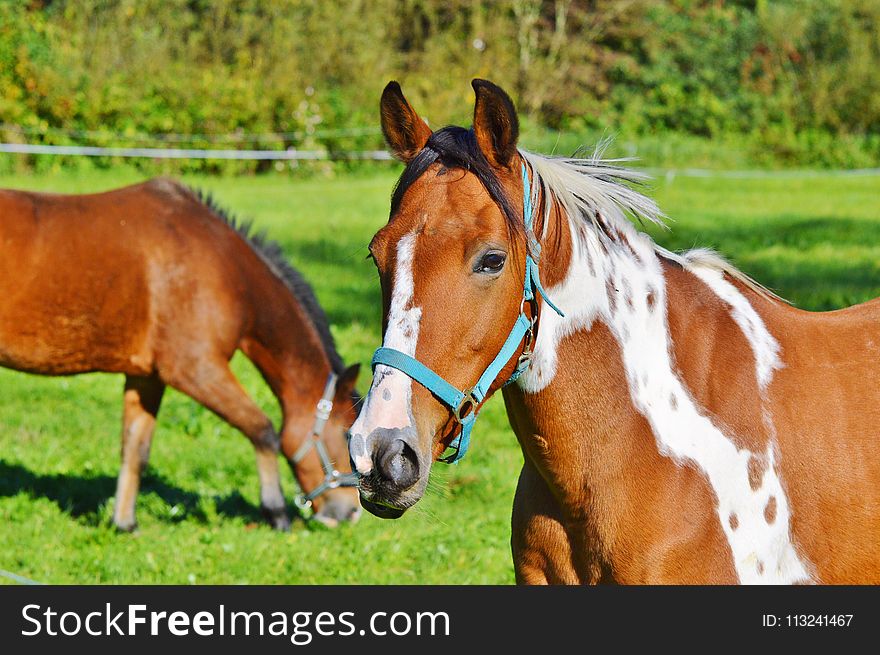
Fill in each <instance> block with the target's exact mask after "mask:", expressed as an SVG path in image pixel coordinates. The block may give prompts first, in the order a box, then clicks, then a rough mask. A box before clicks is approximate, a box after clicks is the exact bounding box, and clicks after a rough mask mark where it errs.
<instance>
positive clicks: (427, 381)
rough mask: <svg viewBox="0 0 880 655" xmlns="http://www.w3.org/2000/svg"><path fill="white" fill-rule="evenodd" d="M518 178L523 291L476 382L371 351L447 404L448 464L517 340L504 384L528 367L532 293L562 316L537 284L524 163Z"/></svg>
mask: <svg viewBox="0 0 880 655" xmlns="http://www.w3.org/2000/svg"><path fill="white" fill-rule="evenodd" d="M522 178H523V223H524V224H525V228H526V234H527V238H528V246H527V248H526V267H525V280H524V281H523V295H522V302H521V303H520V310H519V316H517V318H516V321H515V322H514V324H513V327H512V328H511V329H510V333H509V334H508V336H507V339H506V340H505V341H504V345H502V346H501V350H500V351H498V354H497V355H496V356H495V359H493V360H492V362H491V363H490V364H489V366H487V367H486V370H485V371H483V374H482V375H481V376H480V378H479V379H478V380H477V382H476V384H474V386H473V387H471V388H470V389H466V390H464V391H462V390H460V389H458V388H457V387H455V386H453V385H451V384H450V383H449V382H447V381H446V380H444V379H443V378H442V377H440V376H439V375H437V374H436V373H435V372H434V371H432V370H431V369H430V368H428V367H427V366H425V365H424V364H422V363H421V362H420V361H418V360H417V359H416V358H414V357H411V356H410V355H407V354H406V353H403V352H401V351H399V350H395V349H393V348H384V347H383V348H378V349H377V350H376V352H375V353H374V354H373V360H372V367H373V370H375V368H376V366H378V365H380V364H382V365H384V366H390V367H391V368H394V369H397V370H398V371H400V372H402V373H404V374H406V375H408V376H409V377H411V378H412V379H413V380H415V381H416V382H418V383H419V384H421V385H422V386H423V387H425V388H426V389H427V390H428V391H430V392H431V393H432V394H434V396H436V397H437V399H438V400H440V402H442V403H443V404H444V405H446V406H447V407H449V409H450V411H451V412H452V417H453V418H454V419H455V421H456V422H457V423H459V424H460V425H461V432H460V433H459V434H458V436H456V437H455V439H454V440H453V441H452V443H451V444H450V448H452V449H454V452H453V453H452V454H450V455H448V456H447V457H444V458H442V459H441V460H440V461H443V462H446V463H448V464H453V463H455V462H457V461H459V460H460V459H461V458H462V457H464V456H465V454H466V453H467V451H468V446H469V445H470V438H471V430H473V427H474V423H475V422H476V420H477V408H478V407H479V406H480V404H481V403H482V402H483V400H484V399H485V398H486V394H487V393H488V392H489V388H490V387H491V386H492V384H493V383H494V382H495V380H496V379H497V378H498V375H499V374H500V373H501V370H502V369H503V368H504V367H505V366H506V365H507V362H509V361H510V358H511V357H513V356H514V354H516V352H517V350H518V349H519V348H520V344H521V343H522V344H523V345H522V350H521V352H520V357H519V361H518V362H517V365H516V369H515V370H514V372H513V374H512V375H511V376H510V378H508V379H507V381H506V382H505V383H504V385H505V386H506V385H508V384H510V383H511V382H513V381H514V380H516V379H517V378H518V377H519V376H520V375H521V374H522V372H523V371H524V370H525V369H526V368H527V367H528V365H529V362H530V360H531V355H532V351H531V347H532V339H533V337H534V326H535V321H536V319H537V304H536V303H535V297H536V294H540V295H541V297H542V298H543V299H544V302H546V303H547V304H548V305H549V306H550V307H551V308H552V309H553V311H555V312H556V313H557V314H559V315H560V316H564V314H563V313H562V311H560V309H559V308H558V307H557V306H556V305H554V304H553V303H552V302H551V301H550V299H549V298H548V297H547V294H546V292H545V291H544V287H542V286H541V279H540V277H539V276H538V264H537V261H536V259H535V258H536V257H537V256H538V253H539V251H540V245H539V244H538V242H537V240H536V239H535V237H534V233H533V231H532V222H533V218H534V209H533V206H532V193H531V185H530V184H529V175H528V170H527V169H526V165H525V164H523V165H522ZM532 253H535V255H534V257H533V256H532ZM526 303H531V304H532V305H533V311H532V316H533V317H534V318H532V319H529V317H528V316H526V314H525V306H526Z"/></svg>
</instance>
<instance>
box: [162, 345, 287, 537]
mask: <svg viewBox="0 0 880 655" xmlns="http://www.w3.org/2000/svg"><path fill="white" fill-rule="evenodd" d="M196 371H197V372H196ZM166 379H167V380H168V384H170V385H171V386H173V387H174V388H176V389H177V390H178V391H181V392H182V393H185V394H186V395H188V396H190V397H191V398H193V399H194V400H195V401H197V402H198V403H200V404H202V405H204V406H205V407H207V408H208V409H210V410H211V411H212V412H214V413H215V414H217V415H218V416H219V417H220V418H222V419H223V420H224V421H226V422H227V423H229V424H230V425H231V426H233V427H234V428H236V429H238V430H239V431H241V432H242V433H243V434H244V435H245V436H246V437H247V438H248V439H250V440H251V443H252V444H253V446H254V450H255V451H256V456H257V473H258V475H259V478H260V506H261V509H262V511H263V515H264V516H265V517H266V519H267V520H268V521H269V523H270V524H271V525H272V527H274V528H275V529H276V530H289V529H290V518H289V517H288V516H287V505H286V503H285V501H284V494H283V492H282V491H281V479H280V477H279V474H278V453H279V451H280V447H281V441H280V439H279V437H278V433H277V432H276V431H275V428H274V427H273V426H272V421H270V420H269V417H268V416H266V415H265V414H264V413H263V410H261V409H260V408H259V407H258V406H257V404H256V403H255V402H254V401H253V400H251V398H250V396H248V394H247V392H246V391H245V390H244V388H243V387H242V386H241V384H240V383H239V381H238V379H236V377H235V375H233V373H232V370H231V369H230V368H229V363H228V362H227V361H225V360H221V361H201V362H199V363H198V364H196V365H195V366H194V367H193V368H192V369H189V371H188V372H187V373H186V374H184V375H181V376H176V375H171V376H166Z"/></svg>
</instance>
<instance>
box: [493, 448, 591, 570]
mask: <svg viewBox="0 0 880 655" xmlns="http://www.w3.org/2000/svg"><path fill="white" fill-rule="evenodd" d="M511 524H512V525H511V528H512V529H511V534H510V546H511V551H512V553H513V568H514V573H515V574H516V582H517V584H529V585H540V584H544V585H546V584H579V583H580V577H579V576H578V574H577V572H576V571H575V567H574V564H573V561H572V548H571V542H570V540H569V537H568V534H567V533H566V531H565V527H564V526H563V525H562V512H561V511H560V508H559V505H558V503H557V502H556V499H555V498H554V497H553V494H552V493H551V492H550V489H549V488H548V487H547V483H546V482H545V481H544V479H543V478H542V477H541V474H540V473H539V472H538V471H537V469H535V467H534V465H532V463H531V462H529V460H528V459H526V461H525V464H524V465H523V468H522V471H521V472H520V475H519V481H518V482H517V485H516V495H515V496H514V499H513V514H512V516H511Z"/></svg>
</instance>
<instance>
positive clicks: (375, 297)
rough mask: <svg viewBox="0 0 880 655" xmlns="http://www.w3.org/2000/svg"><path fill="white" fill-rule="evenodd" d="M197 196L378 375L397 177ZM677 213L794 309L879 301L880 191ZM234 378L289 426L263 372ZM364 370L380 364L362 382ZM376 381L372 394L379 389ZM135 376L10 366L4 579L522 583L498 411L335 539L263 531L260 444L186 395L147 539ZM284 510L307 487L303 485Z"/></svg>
mask: <svg viewBox="0 0 880 655" xmlns="http://www.w3.org/2000/svg"><path fill="white" fill-rule="evenodd" d="M137 179H138V177H137V174H136V173H133V172H127V171H122V172H115V173H105V172H93V173H89V174H85V175H82V176H77V175H74V174H69V173H67V174H57V175H52V176H45V177H29V176H25V177H0V186H2V187H19V188H30V189H44V190H53V191H66V192H85V191H94V190H101V189H107V188H112V187H114V186H119V185H121V184H124V183H128V182H133V181H136V180H137ZM187 181H189V182H191V183H193V184H196V185H198V186H200V187H203V188H206V189H211V190H213V191H214V192H215V194H216V195H217V197H218V198H219V199H220V201H221V202H222V203H223V204H224V205H227V206H228V207H229V208H231V209H232V210H234V211H235V212H237V213H240V214H242V215H244V216H251V217H253V218H255V219H256V221H257V223H258V224H259V225H260V226H261V227H263V228H265V229H267V230H268V231H269V233H270V234H271V235H272V236H273V237H275V238H277V239H278V240H279V241H280V242H281V243H282V244H283V246H284V247H285V249H286V250H287V252H288V253H289V254H290V256H291V259H292V260H293V262H294V263H295V264H296V265H297V266H298V267H299V268H300V269H301V270H302V271H303V273H304V274H305V275H306V277H307V278H308V279H310V280H311V281H312V283H313V285H314V287H315V290H316V293H317V295H318V297H319V299H320V301H321V302H322V304H323V305H324V307H325V309H326V311H327V314H328V316H329V317H330V320H331V322H332V324H333V331H334V334H335V336H336V339H337V342H338V344H339V348H340V350H341V352H342V354H343V356H344V358H345V359H346V360H347V361H349V362H351V361H361V362H363V363H364V364H366V362H367V361H368V360H369V356H370V353H371V352H372V349H373V348H374V347H375V346H376V345H377V344H378V342H379V330H380V315H379V292H378V284H377V281H376V276H375V273H374V271H373V269H372V265H371V264H370V263H369V262H367V261H366V260H365V259H364V257H365V255H366V244H367V242H368V241H369V239H370V237H371V235H372V234H373V232H374V231H375V230H376V229H377V228H378V227H379V226H381V225H382V224H383V223H384V221H385V220H386V219H387V207H388V195H389V193H390V190H391V187H392V185H393V183H394V174H393V173H392V172H388V171H385V172H381V173H377V174H375V175H352V176H347V177H338V178H336V179H332V180H328V179H313V180H307V181H291V180H290V179H288V178H285V177H281V176H273V175H270V176H266V177H257V178H252V177H249V178H232V179H223V178H204V179H198V178H195V179H188V180H187ZM652 193H653V194H654V195H655V197H656V198H657V199H658V201H659V202H660V204H661V206H662V207H663V208H664V210H665V211H666V212H667V213H668V214H669V215H670V216H671V217H673V218H674V221H673V222H672V231H671V232H662V231H659V230H652V232H654V233H655V235H656V236H657V238H658V240H659V241H660V242H661V243H663V244H664V245H666V246H667V247H670V248H676V249H680V248H687V247H692V246H694V245H703V246H712V247H715V248H717V249H718V250H720V251H721V252H722V253H724V254H726V255H728V256H729V257H731V258H732V259H733V261H734V262H735V263H737V264H738V265H740V266H741V267H742V268H744V269H745V270H746V271H747V272H749V273H751V274H753V275H754V276H755V277H757V278H758V279H759V280H760V281H762V282H764V283H766V284H768V285H769V286H771V287H772V288H774V289H776V290H777V291H778V292H780V293H781V294H782V295H784V296H786V297H788V298H789V299H790V300H792V301H794V302H795V303H796V304H797V305H799V306H801V307H804V308H809V309H828V308H834V307H840V306H843V305H846V304H850V303H854V302H858V301H862V300H866V299H868V298H871V297H874V296H877V295H880V208H878V202H877V201H878V199H880V178H878V177H850V178H835V177H830V176H827V177H811V178H808V179H783V180H777V179H773V180H768V179H762V180H721V179H685V178H681V177H679V178H675V179H674V180H671V181H668V180H659V181H657V182H656V184H655V187H654V189H653V190H652ZM234 365H235V370H236V371H237V373H238V374H239V375H240V377H241V379H242V381H243V383H244V385H245V386H246V387H247V388H248V389H249V390H251V392H252V394H253V395H254V397H255V398H256V399H257V400H258V402H259V403H260V404H261V405H263V406H264V407H265V408H267V410H269V411H270V412H271V414H272V415H273V416H274V417H277V416H278V412H277V409H276V408H275V406H274V401H273V399H272V396H271V395H270V394H269V392H268V390H267V389H266V387H265V386H264V385H263V383H262V382H261V380H260V379H259V376H258V375H257V374H256V372H255V371H254V369H253V368H252V367H251V366H250V365H249V364H248V363H247V362H246V361H245V360H244V359H243V358H241V357H237V358H236V360H235V362H234ZM365 370H368V369H365ZM368 382H369V375H367V374H365V375H364V378H363V379H362V380H361V381H360V387H361V389H362V390H365V389H366V387H367V386H368ZM121 391H122V379H121V377H119V376H110V375H97V374H96V375H85V376H80V377H76V378H39V377H34V376H28V375H24V374H21V373H16V372H12V371H7V370H0V568H3V569H7V570H11V571H14V572H16V573H19V574H21V575H24V576H27V577H30V578H33V579H36V580H40V581H44V582H51V583H188V582H195V583H209V582H210V583H250V584H255V583H510V582H512V581H513V572H512V568H511V560H510V552H509V545H508V542H509V536H510V535H509V531H510V529H509V517H510V508H511V503H512V497H513V490H514V485H515V481H516V476H517V473H518V471H519V466H520V462H521V455H520V453H519V450H518V448H517V446H516V442H515V440H514V437H513V435H512V433H511V431H510V429H509V428H508V426H507V422H506V418H505V416H504V408H503V405H502V403H501V402H500V399H494V400H493V401H492V402H490V404H489V406H488V407H487V409H486V411H485V412H484V415H482V416H481V420H480V424H479V426H478V428H477V431H476V434H475V435H474V436H475V438H474V444H473V447H472V449H471V451H470V453H469V455H468V458H467V459H466V460H465V461H464V462H462V463H461V464H459V465H457V466H454V467H443V466H437V467H435V474H434V478H433V481H432V485H431V488H430V492H429V494H428V495H427V497H426V498H425V499H424V500H423V501H422V502H421V503H420V504H419V505H418V506H417V508H415V509H414V510H412V511H411V512H410V513H408V514H407V515H406V516H405V517H404V518H403V519H401V520H399V521H393V522H387V521H380V520H379V519H375V518H373V517H372V516H369V515H367V516H365V517H364V518H363V519H362V520H361V522H360V523H359V524H357V525H356V526H346V527H343V528H341V529H338V530H335V531H330V530H324V529H317V528H315V529H312V528H309V527H306V526H305V525H303V524H302V523H299V522H297V523H296V524H295V526H294V529H293V530H292V532H290V533H289V534H277V533H275V532H272V531H271V530H269V529H268V528H266V527H264V526H263V525H262V523H260V517H259V512H258V509H257V505H258V494H257V478H256V471H255V467H254V462H253V454H252V449H251V447H250V445H249V443H248V442H247V440H246V439H245V438H244V437H242V436H241V435H240V434H238V433H237V432H236V431H234V430H233V429H232V428H230V427H228V426H227V425H226V424H224V423H222V422H221V421H219V420H218V419H216V418H215V417H214V416H213V415H212V414H210V413H208V412H207V411H206V410H204V409H202V408H201V407H199V406H197V405H196V404H195V403H193V402H192V401H190V400H189V399H188V398H186V397H184V396H182V395H180V394H177V393H175V392H170V393H169V394H168V395H167V396H166V400H165V402H164V404H163V407H162V412H161V413H160V420H159V426H158V429H157V433H156V437H155V440H154V447H153V453H152V456H151V461H150V468H149V471H148V473H147V474H146V477H145V480H144V484H143V489H142V493H141V496H140V499H139V502H138V519H139V522H140V529H139V531H138V532H137V533H135V534H132V535H119V534H116V533H115V532H114V530H113V529H112V527H111V523H110V515H111V511H112V494H113V491H114V485H115V476H116V473H117V469H118V452H119V431H120V416H121V411H122V397H121V396H122V393H121ZM286 478H287V480H288V483H287V492H288V495H290V494H292V492H293V482H292V481H291V479H290V476H289V475H286Z"/></svg>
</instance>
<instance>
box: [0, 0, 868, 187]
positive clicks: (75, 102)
mask: <svg viewBox="0 0 880 655" xmlns="http://www.w3.org/2000/svg"><path fill="white" fill-rule="evenodd" d="M472 77H487V78H490V79H492V80H494V81H496V82H498V83H499V84H501V85H503V86H505V87H506V88H508V89H510V90H511V91H512V92H513V94H514V96H515V98H516V100H517V102H518V105H519V107H520V109H521V110H522V111H523V113H524V115H525V116H526V117H527V118H528V119H529V120H530V121H531V122H532V123H533V124H536V125H540V126H543V127H544V128H547V129H550V130H556V131H563V132H566V133H574V134H579V135H580V134H590V133H594V132H600V133H601V132H603V131H609V130H610V131H613V132H615V133H619V134H621V136H623V137H624V138H625V139H626V140H630V141H633V142H640V141H643V140H647V141H651V140H652V139H655V138H656V137H658V136H665V135H668V134H685V135H690V136H692V137H695V138H702V139H719V138H723V137H728V136H730V135H736V136H737V139H738V141H739V143H741V144H743V145H744V149H745V150H746V151H747V152H748V159H749V161H752V162H755V163H757V164H761V165H763V164H765V163H769V164H772V165H786V166H787V165H810V166H864V165H870V164H876V162H877V161H878V160H880V141H878V138H880V137H878V134H880V3H878V2H877V1H876V0H774V1H773V2H768V1H767V0H753V1H747V0H739V1H733V0H591V1H589V2H587V1H586V0H503V1H500V2H490V1H489V0H371V1H367V0H354V1H352V2H318V1H317V0H312V1H308V0H277V1H274V2H271V3H267V2H261V1H260V0H216V1H211V2H208V1H207V0H196V1H191V0H102V1H101V2H94V3H83V2H72V1H70V0H55V1H52V2H50V1H49V0H0V123H3V124H7V125H13V126H18V128H19V129H9V128H7V129H4V128H3V127H2V126H0V138H2V139H3V140H6V141H30V142H34V141H38V142H42V143H54V144H66V143H88V144H92V145H131V144H138V145H159V144H161V140H160V143H159V144H157V143H156V139H155V138H153V137H151V136H150V135H155V134H160V135H177V134H183V135H188V136H187V138H186V140H185V141H186V142H185V145H187V146H190V147H221V146H225V147H260V148H273V149H283V148H288V147H295V148H300V149H318V150H326V151H330V152H333V151H338V150H358V149H364V148H377V147H381V135H380V134H379V130H378V124H377V123H378V121H377V115H376V114H377V112H376V103H377V98H378V96H379V93H380V91H381V88H382V86H383V85H384V84H385V82H386V81H387V80H389V79H392V78H396V79H400V80H401V81H402V82H403V83H404V84H405V87H406V91H407V94H408V96H409V97H410V98H411V99H412V100H413V101H414V102H415V103H416V104H417V106H418V107H419V109H420V110H421V111H423V112H426V114H427V117H428V119H429V120H430V122H431V124H432V125H435V126H439V125H442V124H444V123H448V122H458V123H465V122H467V121H468V118H469V113H470V109H469V108H470V106H471V102H472V94H471V92H470V89H469V87H468V85H467V82H468V81H469V80H470V79H471V78H472ZM269 133H272V134H277V133H283V134H284V135H285V136H284V137H283V138H272V139H268V138H264V139H258V138H256V137H254V136H253V135H261V134H269ZM220 134H233V135H238V136H237V137H235V138H233V139H232V140H231V142H228V143H218V142H217V140H216V139H215V138H211V136H210V135H220ZM165 141H167V142H168V143H171V144H176V143H177V141H176V140H172V139H170V137H169V138H167V139H165ZM118 163H119V162H114V161H112V160H109V159H99V160H97V161H92V162H84V161H81V160H74V159H72V158H57V157H49V156H46V157H40V156H36V157H30V158H27V159H22V158H17V159H15V160H12V159H9V158H6V159H3V160H0V170H2V169H3V168H5V169H6V170H9V169H11V168H12V167H14V166H15V165H18V166H22V165H24V166H27V167H33V168H36V169H38V170H44V169H49V168H57V167H82V168H84V169H86V170H87V169H88V168H90V167H92V166H99V167H106V166H109V165H111V164H113V165H115V164H118ZM137 165H138V166H140V167H141V168H142V169H143V170H149V171H152V172H168V171H179V172H188V171H193V172H195V171H215V172H216V171H220V170H222V171H224V172H227V173H234V172H240V171H258V170H264V169H266V168H270V167H273V164H271V163H267V162H263V163H257V162H221V161H216V160H215V161H208V162H205V161H177V162H164V163H159V162H151V161H140V162H139V163H138V164H137ZM274 166H275V167H280V168H284V167H286V166H288V164H284V165H281V164H276V165H274ZM312 168H314V167H312Z"/></svg>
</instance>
